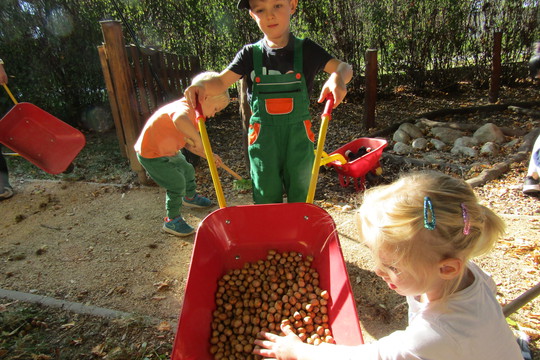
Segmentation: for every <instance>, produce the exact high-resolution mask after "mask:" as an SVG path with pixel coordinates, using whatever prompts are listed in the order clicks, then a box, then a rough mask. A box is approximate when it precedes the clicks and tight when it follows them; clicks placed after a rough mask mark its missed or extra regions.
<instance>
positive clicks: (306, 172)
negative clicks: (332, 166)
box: [283, 123, 315, 203]
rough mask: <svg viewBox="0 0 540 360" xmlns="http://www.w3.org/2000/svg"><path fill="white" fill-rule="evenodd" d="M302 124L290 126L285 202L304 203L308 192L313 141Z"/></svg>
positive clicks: (285, 171) (285, 174) (285, 170)
mask: <svg viewBox="0 0 540 360" xmlns="http://www.w3.org/2000/svg"><path fill="white" fill-rule="evenodd" d="M307 131H311V130H310V129H309V130H308V129H306V128H305V125H304V123H299V124H294V125H291V126H290V134H289V143H288V151H287V155H286V157H285V165H284V170H283V171H284V173H283V179H284V183H285V190H286V191H287V202H290V203H292V202H305V201H306V198H307V193H308V191H309V183H310V180H311V170H312V169H313V161H314V159H315V151H314V150H315V149H314V146H313V141H312V140H311V139H310V138H309V136H308V134H307Z"/></svg>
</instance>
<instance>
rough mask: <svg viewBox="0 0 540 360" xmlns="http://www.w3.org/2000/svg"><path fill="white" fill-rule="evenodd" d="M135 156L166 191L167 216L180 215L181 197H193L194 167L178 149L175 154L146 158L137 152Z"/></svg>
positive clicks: (194, 185)
mask: <svg viewBox="0 0 540 360" xmlns="http://www.w3.org/2000/svg"><path fill="white" fill-rule="evenodd" d="M137 158H138V159H139V162H140V163H141V165H142V166H143V167H144V168H145V170H146V171H147V172H148V175H150V177H151V178H152V180H154V181H155V182H156V184H158V185H159V186H161V187H162V188H164V189H165V190H166V191H167V192H166V195H165V209H166V210H167V217H168V218H169V219H174V218H175V217H177V216H179V215H180V209H181V208H182V198H183V197H184V196H187V197H193V196H195V193H196V187H197V185H196V184H195V169H194V168H193V165H191V164H190V163H189V162H187V160H186V158H185V157H184V155H183V154H182V153H181V152H180V151H179V152H178V153H177V154H176V155H175V156H165V157H158V158H154V159H147V158H144V157H142V156H140V155H139V154H137Z"/></svg>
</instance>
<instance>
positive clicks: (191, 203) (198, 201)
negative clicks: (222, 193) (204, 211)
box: [182, 194, 212, 208]
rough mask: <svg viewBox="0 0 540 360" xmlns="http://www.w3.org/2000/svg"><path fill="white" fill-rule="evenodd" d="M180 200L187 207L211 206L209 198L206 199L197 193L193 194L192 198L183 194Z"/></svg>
mask: <svg viewBox="0 0 540 360" xmlns="http://www.w3.org/2000/svg"><path fill="white" fill-rule="evenodd" d="M182 202H183V203H184V205H185V206H187V207H195V208H207V207H210V206H212V201H210V199H207V198H205V197H204V196H201V195H199V194H195V196H194V197H193V198H188V197H187V196H184V197H183V198H182Z"/></svg>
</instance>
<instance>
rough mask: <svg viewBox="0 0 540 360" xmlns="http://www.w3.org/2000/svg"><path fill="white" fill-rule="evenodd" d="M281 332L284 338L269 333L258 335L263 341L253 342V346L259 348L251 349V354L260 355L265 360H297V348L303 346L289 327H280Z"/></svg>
mask: <svg viewBox="0 0 540 360" xmlns="http://www.w3.org/2000/svg"><path fill="white" fill-rule="evenodd" d="M281 331H283V333H284V334H285V336H279V335H276V334H272V333H269V332H261V333H259V334H260V335H261V336H262V337H263V338H264V340H259V339H257V340H255V345H259V346H260V347H261V348H255V349H253V354H255V355H261V356H263V357H264V358H265V359H278V360H293V359H297V356H296V355H295V354H297V353H298V347H301V346H304V345H305V344H304V343H303V342H302V340H300V338H299V337H298V336H296V334H295V333H294V332H293V331H292V330H291V327H290V325H285V326H284V325H282V326H281Z"/></svg>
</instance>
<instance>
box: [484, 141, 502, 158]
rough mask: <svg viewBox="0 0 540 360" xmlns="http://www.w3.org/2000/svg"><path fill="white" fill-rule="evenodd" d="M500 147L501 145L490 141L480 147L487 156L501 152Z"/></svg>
mask: <svg viewBox="0 0 540 360" xmlns="http://www.w3.org/2000/svg"><path fill="white" fill-rule="evenodd" d="M499 149H500V148H499V145H497V144H495V143H494V142H491V141H489V142H487V143H485V144H484V145H483V146H482V148H481V149H480V154H481V155H486V156H496V155H498V154H499Z"/></svg>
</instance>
